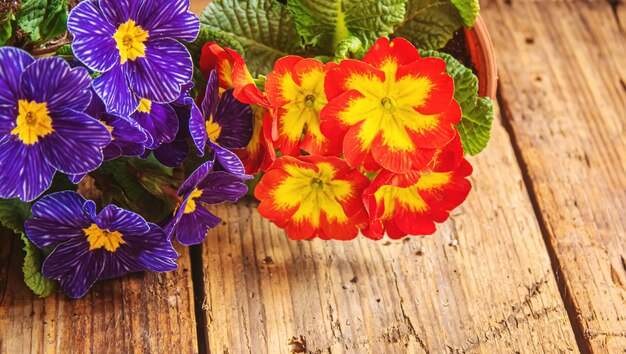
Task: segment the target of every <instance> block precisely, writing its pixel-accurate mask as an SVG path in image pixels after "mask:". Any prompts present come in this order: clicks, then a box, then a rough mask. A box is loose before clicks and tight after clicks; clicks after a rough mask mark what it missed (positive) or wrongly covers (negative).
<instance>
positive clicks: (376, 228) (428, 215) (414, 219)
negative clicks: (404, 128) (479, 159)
mask: <svg viewBox="0 0 626 354" xmlns="http://www.w3.org/2000/svg"><path fill="white" fill-rule="evenodd" d="M471 173H472V166H471V165H470V164H469V162H467V160H465V159H464V158H463V148H462V147H461V141H460V139H459V138H458V135H457V137H455V138H454V140H452V142H450V143H449V144H448V145H446V146H445V147H444V148H442V149H439V150H437V152H436V153H435V156H434V158H433V160H432V161H431V162H430V163H429V164H428V166H427V167H426V168H424V169H423V170H421V171H410V172H408V173H405V174H394V173H393V172H389V171H382V172H380V173H379V174H378V175H377V176H376V178H374V180H373V181H372V184H371V185H370V186H369V187H368V188H367V189H366V190H365V193H364V200H365V203H366V205H368V206H369V214H370V224H369V227H368V228H366V229H364V230H362V232H363V235H365V236H367V237H369V238H372V239H381V238H383V236H384V234H385V232H386V233H387V235H388V236H389V237H390V238H392V239H399V238H402V237H404V236H406V235H430V234H433V233H434V232H435V231H436V226H435V223H436V222H437V223H442V222H444V221H446V220H447V219H448V217H449V214H450V211H451V210H452V209H454V208H456V207H457V206H459V205H460V204H461V203H463V201H464V200H465V198H467V195H468V194H469V192H470V190H471V188H472V185H471V184H470V182H469V181H468V180H467V179H466V177H467V176H469V175H471Z"/></svg>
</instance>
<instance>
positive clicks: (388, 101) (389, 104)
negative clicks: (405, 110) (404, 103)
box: [380, 97, 396, 113]
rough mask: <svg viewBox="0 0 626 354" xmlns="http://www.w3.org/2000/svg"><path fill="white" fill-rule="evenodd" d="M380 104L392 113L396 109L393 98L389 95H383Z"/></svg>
mask: <svg viewBox="0 0 626 354" xmlns="http://www.w3.org/2000/svg"><path fill="white" fill-rule="evenodd" d="M380 105H381V106H383V109H384V110H385V111H386V112H388V113H393V112H394V111H395V110H396V105H395V103H394V100H393V98H390V97H384V98H383V99H381V100H380Z"/></svg>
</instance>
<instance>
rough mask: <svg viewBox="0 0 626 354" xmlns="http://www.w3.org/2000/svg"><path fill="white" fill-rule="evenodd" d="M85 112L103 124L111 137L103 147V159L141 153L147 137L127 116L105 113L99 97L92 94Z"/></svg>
mask: <svg viewBox="0 0 626 354" xmlns="http://www.w3.org/2000/svg"><path fill="white" fill-rule="evenodd" d="M85 113H87V114H89V115H90V116H92V117H94V118H95V119H98V120H99V121H100V122H101V123H102V124H104V126H105V127H106V128H107V129H108V130H109V132H110V133H111V136H112V137H113V139H112V140H111V143H110V144H109V145H108V146H107V147H106V148H105V149H104V159H105V160H106V161H110V160H114V159H116V158H118V157H121V156H127V157H133V156H141V155H142V154H143V152H144V150H145V149H144V144H145V143H146V141H147V137H146V134H145V133H144V132H143V130H142V129H141V127H139V126H138V125H137V124H134V123H133V122H132V121H131V120H129V119H128V118H124V117H121V116H118V115H116V114H111V113H107V111H106V108H105V107H104V103H103V102H102V100H101V99H100V97H98V96H96V95H94V96H92V99H91V103H90V104H89V107H87V109H86V110H85Z"/></svg>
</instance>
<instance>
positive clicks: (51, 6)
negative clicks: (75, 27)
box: [17, 0, 67, 42]
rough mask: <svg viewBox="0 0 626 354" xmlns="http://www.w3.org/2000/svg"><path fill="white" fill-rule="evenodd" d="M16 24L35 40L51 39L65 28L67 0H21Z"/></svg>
mask: <svg viewBox="0 0 626 354" xmlns="http://www.w3.org/2000/svg"><path fill="white" fill-rule="evenodd" d="M17 24H18V25H19V26H20V28H21V29H22V30H23V31H24V32H26V33H28V34H29V35H30V38H31V40H33V41H35V42H39V41H47V40H49V39H52V38H54V37H56V36H58V35H60V34H62V33H63V32H65V31H66V30H67V0H23V1H22V3H21V7H20V10H19V11H18V13H17Z"/></svg>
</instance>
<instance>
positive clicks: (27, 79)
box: [20, 57, 91, 112]
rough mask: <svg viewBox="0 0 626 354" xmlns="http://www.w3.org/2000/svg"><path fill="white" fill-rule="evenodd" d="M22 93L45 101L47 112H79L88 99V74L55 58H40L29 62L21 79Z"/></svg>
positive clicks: (32, 99)
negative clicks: (31, 62) (69, 110)
mask: <svg viewBox="0 0 626 354" xmlns="http://www.w3.org/2000/svg"><path fill="white" fill-rule="evenodd" d="M20 85H21V88H22V93H23V94H24V96H25V97H26V98H27V99H29V100H31V101H36V102H39V103H42V102H45V103H46V104H47V108H48V111H49V112H58V111H62V110H68V109H71V110H76V111H80V112H82V111H83V110H85V108H87V106H88V105H89V101H91V90H90V86H91V77H90V76H89V73H88V72H87V69H85V68H74V69H71V68H70V66H69V64H68V63H67V62H66V61H65V60H63V59H61V58H58V57H50V58H41V59H39V60H37V61H35V62H34V63H33V64H31V65H29V66H28V67H27V68H26V69H25V70H24V73H22V77H21V80H20Z"/></svg>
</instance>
